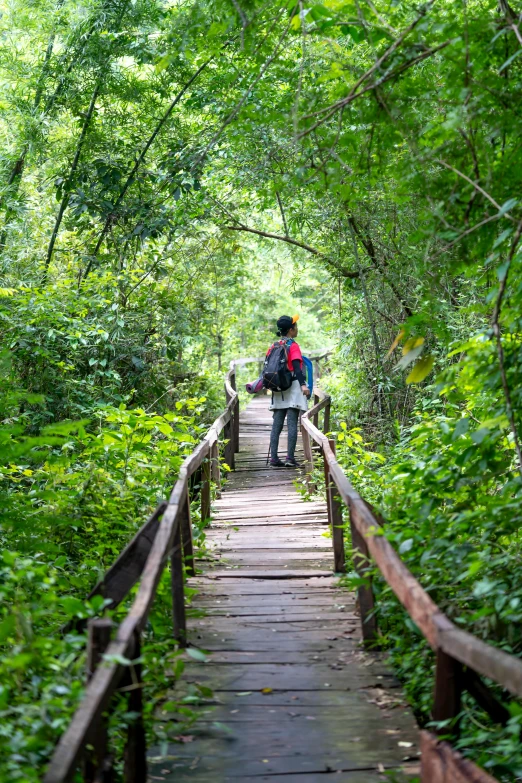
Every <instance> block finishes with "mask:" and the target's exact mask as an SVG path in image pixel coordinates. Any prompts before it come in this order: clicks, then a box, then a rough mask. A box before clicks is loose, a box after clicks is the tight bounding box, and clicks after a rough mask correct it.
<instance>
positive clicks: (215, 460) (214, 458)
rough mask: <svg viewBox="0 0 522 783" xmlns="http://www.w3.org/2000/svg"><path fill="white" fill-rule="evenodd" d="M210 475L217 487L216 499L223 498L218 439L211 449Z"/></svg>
mask: <svg viewBox="0 0 522 783" xmlns="http://www.w3.org/2000/svg"><path fill="white" fill-rule="evenodd" d="M210 475H211V477H212V481H213V482H214V484H215V485H216V497H218V498H220V497H221V470H220V467H219V441H218V440H217V439H216V440H215V441H214V443H213V444H212V446H211V447H210Z"/></svg>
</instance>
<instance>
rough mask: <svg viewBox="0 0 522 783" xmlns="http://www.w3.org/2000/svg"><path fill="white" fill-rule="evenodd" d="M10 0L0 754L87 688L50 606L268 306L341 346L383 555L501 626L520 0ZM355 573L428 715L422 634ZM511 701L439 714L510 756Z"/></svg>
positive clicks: (88, 566)
mask: <svg viewBox="0 0 522 783" xmlns="http://www.w3.org/2000/svg"><path fill="white" fill-rule="evenodd" d="M0 8H1V17H0V81H1V84H2V91H1V97H0V130H1V134H2V141H3V144H2V150H1V152H0V320H1V327H0V333H1V353H0V419H1V426H0V456H1V461H0V537H1V541H2V560H1V566H0V571H1V573H0V598H1V601H0V683H1V684H0V713H1V714H2V722H1V728H0V776H1V777H2V780H6V781H35V780H38V779H39V777H40V774H41V772H42V769H44V767H45V763H46V760H47V759H48V757H49V754H50V752H51V751H52V747H53V745H54V743H55V742H56V739H57V737H58V736H59V735H60V733H61V732H62V731H63V728H64V726H65V725H67V721H68V719H69V716H70V714H71V713H72V711H73V710H74V708H75V705H76V704H77V702H78V699H79V698H80V696H81V692H82V687H83V670H84V658H83V650H84V646H85V639H84V637H83V636H82V635H81V634H75V633H69V634H66V635H61V634H60V633H59V629H60V627H61V626H62V625H63V624H64V623H65V622H67V621H68V620H70V619H71V618H75V617H86V616H94V615H96V614H98V613H100V612H102V611H103V608H104V607H103V601H98V600H93V601H91V602H86V601H85V596H86V595H87V594H88V593H89V591H90V589H91V588H92V586H93V584H94V583H95V582H96V580H97V579H98V578H99V576H100V574H101V573H103V571H104V569H106V568H107V567H108V565H110V563H111V562H112V561H113V560H114V558H115V556H116V555H117V553H118V552H119V551H120V550H121V549H122V547H123V546H124V545H125V543H126V542H127V541H128V540H129V539H130V537H131V536H132V534H133V533H134V532H135V530H136V529H137V528H138V527H139V526H140V524H141V523H142V522H143V519H144V517H145V516H146V514H147V513H148V512H150V510H151V509H152V508H154V507H155V505H156V503H157V502H158V500H159V499H161V498H162V497H164V496H165V494H166V492H167V489H168V487H169V486H170V485H171V484H172V483H173V479H174V477H175V475H176V472H177V470H178V468H179V465H180V463H181V461H182V458H183V456H184V455H185V454H186V453H188V452H190V450H191V449H192V448H193V446H194V443H195V442H197V440H198V437H199V436H200V434H201V433H202V432H203V431H204V429H205V426H206V425H208V423H209V422H210V421H211V420H212V418H213V417H214V415H215V414H216V413H217V412H218V411H219V410H220V409H221V407H222V405H223V400H222V375H223V370H224V368H226V366H227V364H228V361H229V360H230V359H231V358H234V357H237V356H240V355H256V354H259V353H260V352H262V351H264V350H265V349H266V347H267V345H268V344H269V343H270V341H271V339H272V338H273V331H274V320H275V319H276V318H277V317H278V316H279V315H281V314H282V313H284V312H286V313H289V314H292V313H293V312H296V311H297V312H299V313H300V314H301V320H300V325H302V326H301V338H300V342H301V343H302V345H303V347H304V349H305V350H306V351H310V350H312V349H316V348H324V347H325V346H328V347H332V348H333V350H334V353H333V358H332V361H331V373H330V375H329V376H328V377H327V378H325V379H324V383H325V385H326V386H327V389H328V391H330V393H331V394H332V395H333V399H334V410H335V419H334V421H333V422H332V429H333V432H334V436H335V437H336V438H337V440H338V452H339V454H340V458H341V460H342V463H343V466H344V467H345V469H346V470H347V471H348V474H349V476H350V478H351V480H352V481H353V483H354V484H355V485H356V487H357V488H358V489H359V490H360V491H361V492H362V493H363V494H364V496H365V497H366V498H367V499H368V500H370V501H372V502H373V503H375V504H376V505H377V506H378V507H379V508H380V509H381V511H382V513H383V515H384V516H385V518H386V519H387V520H388V525H387V528H386V533H387V535H388V536H389V537H390V539H391V540H392V541H393V543H394V545H395V546H396V547H397V548H398V550H399V552H400V553H401V556H402V557H403V558H404V560H405V561H406V562H407V563H408V566H409V567H410V568H411V570H412V571H413V572H414V573H415V574H416V575H418V577H419V579H420V580H421V582H422V584H423V586H424V587H425V589H427V590H428V591H429V592H430V594H431V595H432V596H433V598H434V600H436V602H437V603H438V604H439V605H440V607H441V608H442V610H443V611H445V612H446V613H447V614H448V615H449V616H450V617H452V619H454V621H455V622H456V623H459V624H460V625H462V626H463V627H466V628H467V629H469V630H470V631H472V632H473V633H475V634H476V635H478V636H480V637H481V638H484V639H487V640H489V641H490V642H492V643H494V644H497V645H498V646H500V647H502V648H503V649H505V650H507V651H508V652H511V653H514V654H516V655H520V654H521V653H522V637H521V631H520V627H521V625H520V621H521V619H522V581H521V574H522V566H521V560H520V558H521V539H520V523H521V511H520V494H521V476H522V451H521V443H520V438H521V435H520V424H521V395H522V342H521V323H520V320H521V319H520V316H521V303H522V270H521V253H520V238H521V233H522V208H521V207H522V205H521V202H520V198H521V194H520V182H521V179H520V171H521V170H522V168H521V165H522V154H521V139H522V117H521V109H520V107H521V105H522V101H521V97H522V83H521V77H522V70H521V69H522V58H520V54H521V52H522V33H521V30H520V20H521V12H520V9H518V8H515V7H514V6H513V5H511V4H509V3H508V2H506V0H499V2H493V0H491V1H487V0H457V1H456V2H455V1H454V0H451V1H450V0H438V2H435V0H432V1H430V2H428V3H426V4H419V3H415V2H410V0H404V2H393V1H392V2H388V0H375V2H372V0H325V1H324V2H323V3H315V4H314V3H313V2H308V1H307V0H299V1H298V2H295V0H290V1H289V2H287V3H286V4H281V3H274V2H272V0H267V2H258V1H257V0H215V1H213V0H205V2H202V1H201V0H193V1H191V0H187V2H170V0H130V1H129V0H121V1H120V2H113V1H112V0H86V1H85V2H79V0H58V1H57V2H46V1H42V0H35V1H34V2H21V1H20V0H12V2H2V4H1V6H0ZM245 380H246V379H245ZM195 522H196V524H199V526H200V528H202V526H203V525H202V521H201V520H198V519H197V515H195ZM200 546H202V547H204V533H203V532H202V530H201V535H200ZM346 582H347V584H348V585H350V584H354V583H355V581H354V579H353V578H352V577H350V576H349V577H348V578H347V580H346ZM377 588H378V589H379V590H380V592H381V596H380V600H379V606H380V607H381V608H380V610H379V611H380V615H379V624H380V627H381V628H382V630H383V644H384V646H386V647H388V649H389V650H390V655H391V658H392V661H393V664H394V666H395V669H396V671H397V673H398V674H399V676H400V677H401V678H402V679H403V680H404V682H405V686H406V688H407V694H408V696H409V698H410V700H411V703H412V705H413V707H414V709H415V711H416V714H417V717H418V719H419V721H420V722H421V723H424V724H425V723H427V722H429V706H430V703H431V691H432V671H433V660H432V657H431V653H430V652H429V651H428V649H427V648H426V645H425V643H424V641H423V639H422V638H421V636H420V635H419V633H418V631H417V629H416V628H415V626H414V625H413V624H412V623H411V621H409V620H408V618H407V617H405V615H404V613H403V612H402V610H401V609H400V607H398V605H397V603H396V602H395V600H394V598H393V597H392V596H391V594H390V593H389V590H388V589H387V588H386V587H385V586H384V585H383V584H379V582H378V581H377ZM160 597H161V601H160V602H159V605H158V607H157V608H156V609H155V612H154V615H153V617H152V620H151V625H150V628H149V636H150V638H149V645H148V647H146V649H145V666H146V667H148V669H149V670H150V672H153V673H154V674H153V676H151V677H150V680H151V683H152V684H151V685H150V686H149V688H150V693H149V694H148V704H149V705H150V715H149V724H148V731H149V732H150V733H151V735H153V736H154V737H155V739H156V740H157V741H161V740H162V738H163V737H162V727H161V725H160V724H158V722H157V721H155V720H154V709H155V707H156V706H157V705H158V704H163V703H164V701H165V698H166V693H167V690H168V685H169V683H168V680H167V678H166V677H165V675H163V674H162V670H163V669H162V667H160V666H158V665H157V664H158V662H159V661H162V662H164V661H165V660H166V657H167V658H168V657H169V656H170V657H172V659H173V661H174V664H175V670H176V671H178V672H179V670H180V667H181V666H182V664H181V662H180V661H179V660H178V659H177V658H176V655H177V653H176V651H175V650H172V649H171V647H172V645H171V643H170V641H169V638H168V630H166V629H167V626H168V613H169V607H168V600H169V598H168V590H166V589H165V590H163V591H161V590H160ZM122 611H124V607H123V608H122ZM405 628H406V629H407V630H406V631H405ZM176 667H177V669H176ZM196 690H197V689H196ZM199 695H201V694H199ZM498 695H499V697H500V698H501V699H503V698H504V694H501V693H499V694H498ZM197 698H198V693H197V692H195V693H194V694H193V701H194V700H197ZM190 703H191V702H190V699H189V701H188V702H187V703H186V704H185V706H184V709H185V710H186V717H187V721H190V719H191V710H190ZM508 707H509V710H510V715H511V718H510V721H509V723H508V725H507V727H500V726H498V725H495V724H493V723H492V722H491V721H490V719H489V718H488V717H487V716H486V715H485V714H483V713H481V711H480V709H479V708H478V707H477V706H475V705H474V704H471V703H468V702H467V701H465V702H464V712H463V715H462V718H461V735H460V740H459V741H458V742H457V743H456V744H457V746H458V747H460V748H461V749H462V751H463V752H464V753H466V754H468V755H471V756H472V757H473V758H475V759H476V760H477V761H478V763H479V764H481V765H482V766H484V767H486V768H488V769H491V770H492V771H493V773H494V774H495V775H496V776H498V778H499V779H500V780H509V781H511V780H513V779H522V755H521V753H520V727H521V722H522V711H521V709H520V706H519V705H518V704H516V703H514V702H513V703H510V704H509V705H508ZM450 730H451V727H448V731H450ZM114 732H115V735H116V737H117V732H118V728H117V726H115V727H114ZM163 739H164V738H163Z"/></svg>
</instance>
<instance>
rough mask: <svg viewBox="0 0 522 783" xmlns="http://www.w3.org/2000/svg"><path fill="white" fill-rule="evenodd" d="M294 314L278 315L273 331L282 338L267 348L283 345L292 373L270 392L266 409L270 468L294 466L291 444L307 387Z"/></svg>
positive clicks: (308, 394) (294, 460)
mask: <svg viewBox="0 0 522 783" xmlns="http://www.w3.org/2000/svg"><path fill="white" fill-rule="evenodd" d="M298 320H299V316H298V315H294V316H289V315H282V316H281V318H278V320H277V334H278V335H279V336H280V337H281V338H282V339H281V340H279V341H278V342H276V343H274V345H272V346H271V348H269V349H268V353H267V356H268V354H269V353H270V352H271V351H272V350H273V348H274V347H275V346H278V345H284V346H285V348H286V351H287V356H288V362H287V364H288V370H289V372H290V373H292V383H291V386H290V388H289V389H287V390H286V391H274V392H272V402H271V403H270V410H271V411H273V412H274V421H273V424H272V432H271V433H270V466H271V467H273V468H285V467H286V468H297V467H299V465H298V463H297V462H296V459H295V447H296V443H297V425H298V422H299V414H300V412H301V411H305V410H306V408H307V397H309V396H310V389H309V388H308V386H307V385H306V381H305V376H304V373H303V355H302V353H301V349H300V347H299V345H298V344H297V343H296V342H295V338H296V337H297V334H298V332H299V328H298V326H297V321H298ZM285 418H286V422H287V426H288V446H287V452H286V458H285V460H284V462H283V460H281V459H279V457H278V454H277V452H278V449H279V436H280V435H281V432H282V429H283V425H284V423H285Z"/></svg>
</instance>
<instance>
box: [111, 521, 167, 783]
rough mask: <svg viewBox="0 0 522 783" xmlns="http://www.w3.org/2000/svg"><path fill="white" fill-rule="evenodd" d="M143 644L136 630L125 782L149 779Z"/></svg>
mask: <svg viewBox="0 0 522 783" xmlns="http://www.w3.org/2000/svg"><path fill="white" fill-rule="evenodd" d="M178 530H179V526H178ZM140 655H141V644H140V635H139V632H138V631H136V632H135V644H134V653H133V656H134V659H135V662H134V663H131V665H130V667H129V679H128V682H129V685H128V688H129V701H128V711H129V712H130V713H134V715H135V716H136V717H134V718H132V719H131V723H130V724H129V726H128V727H127V743H126V745H125V756H124V764H123V780H124V783H143V781H145V780H147V745H146V742H145V727H144V725H143V683H142V680H141V663H139V658H140Z"/></svg>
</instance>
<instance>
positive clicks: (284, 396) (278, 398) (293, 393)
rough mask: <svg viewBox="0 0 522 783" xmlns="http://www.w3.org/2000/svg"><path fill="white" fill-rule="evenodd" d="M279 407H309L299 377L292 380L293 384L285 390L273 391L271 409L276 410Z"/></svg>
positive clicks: (301, 409) (302, 409)
mask: <svg viewBox="0 0 522 783" xmlns="http://www.w3.org/2000/svg"><path fill="white" fill-rule="evenodd" d="M279 408H298V409H299V410H300V411H305V410H307V408H308V400H307V398H306V397H305V396H304V394H303V392H302V391H301V384H300V383H299V381H298V380H297V379H295V380H294V381H292V385H291V386H290V388H289V389H287V390H286V391H284V392H273V393H272V401H271V403H270V408H269V410H271V411H275V410H277V409H279Z"/></svg>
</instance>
